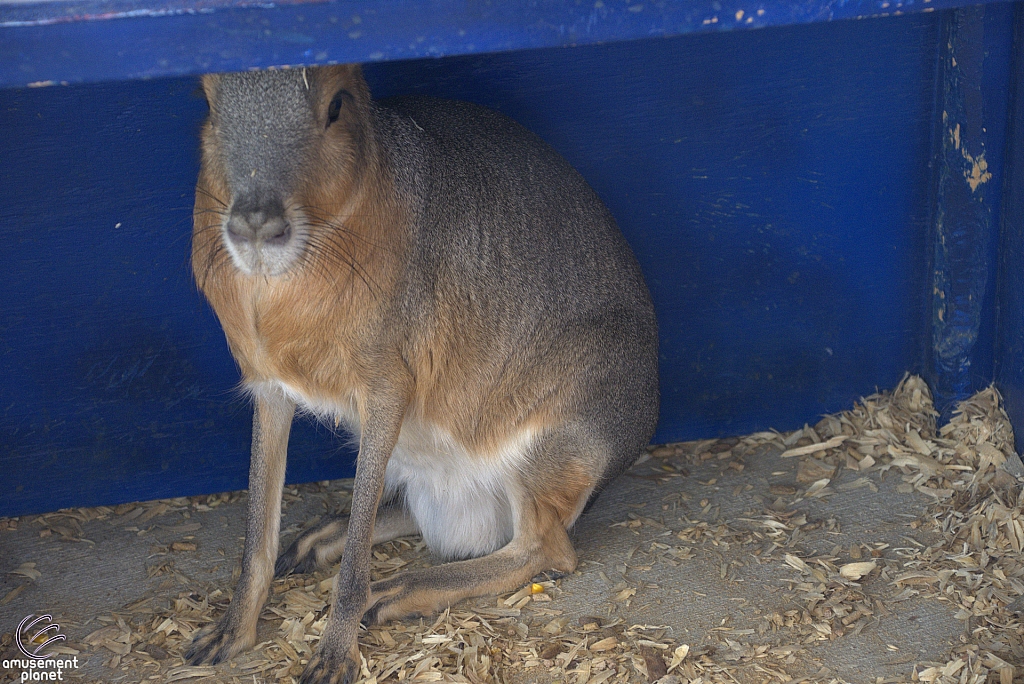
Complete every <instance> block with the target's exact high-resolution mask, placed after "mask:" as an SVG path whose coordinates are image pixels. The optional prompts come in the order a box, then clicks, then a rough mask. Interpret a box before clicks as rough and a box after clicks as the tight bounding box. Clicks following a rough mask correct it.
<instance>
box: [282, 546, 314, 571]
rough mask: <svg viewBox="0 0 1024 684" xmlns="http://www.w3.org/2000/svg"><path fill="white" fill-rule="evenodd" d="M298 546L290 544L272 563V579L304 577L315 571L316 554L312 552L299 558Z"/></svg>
mask: <svg viewBox="0 0 1024 684" xmlns="http://www.w3.org/2000/svg"><path fill="white" fill-rule="evenodd" d="M297 548H298V544H292V545H291V546H290V547H289V548H288V550H287V551H285V552H284V553H282V554H281V555H280V556H278V557H277V562H276V563H274V577H277V578H278V579H280V578H281V577H287V576H288V575H292V574H295V575H304V574H307V573H311V572H313V571H314V570H316V558H315V557H316V554H315V553H313V551H310V552H309V553H307V554H306V555H305V556H304V557H302V558H299V555H298V550H297Z"/></svg>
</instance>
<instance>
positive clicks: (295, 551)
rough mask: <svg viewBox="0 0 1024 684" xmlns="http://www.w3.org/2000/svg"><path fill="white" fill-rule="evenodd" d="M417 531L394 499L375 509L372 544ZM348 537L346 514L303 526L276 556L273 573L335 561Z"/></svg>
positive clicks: (314, 567)
mask: <svg viewBox="0 0 1024 684" xmlns="http://www.w3.org/2000/svg"><path fill="white" fill-rule="evenodd" d="M417 532H419V528H418V527H417V526H416V523H415V522H414V521H413V519H412V518H411V517H410V516H409V513H408V512H407V511H406V510H405V507H404V506H402V505H400V504H398V503H395V504H392V505H383V506H381V508H380V509H379V510H378V511H377V519H376V521H375V522H374V526H373V542H372V543H374V544H383V543H384V542H388V541H391V540H392V539H397V538H399V537H406V536H409V535H411V534H416V533H417ZM347 539H348V516H345V515H342V516H332V517H330V518H327V519H326V520H323V521H321V522H320V523H318V524H317V525H316V526H314V527H312V528H310V529H308V530H306V531H305V532H303V533H302V534H300V535H299V536H298V538H296V539H295V541H293V542H292V543H291V545H290V546H289V547H288V549H287V550H286V551H284V552H283V553H282V554H281V555H280V556H278V558H277V563H276V564H275V566H274V576H275V577H284V576H285V575H290V574H292V573H296V574H305V573H309V572H313V571H314V570H317V569H318V568H324V567H328V566H330V565H333V564H334V563H336V562H337V561H338V560H339V559H340V558H341V554H342V552H344V550H345V541H346V540H347Z"/></svg>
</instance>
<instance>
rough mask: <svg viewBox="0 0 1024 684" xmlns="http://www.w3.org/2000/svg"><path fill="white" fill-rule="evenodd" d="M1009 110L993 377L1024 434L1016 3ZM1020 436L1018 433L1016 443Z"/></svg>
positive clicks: (1023, 35) (1020, 75)
mask: <svg viewBox="0 0 1024 684" xmlns="http://www.w3.org/2000/svg"><path fill="white" fill-rule="evenodd" d="M1012 59H1013V61H1012V66H1011V69H1010V79H1009V82H1008V95H1009V98H1010V115H1009V123H1008V128H1007V135H1006V172H1005V177H1004V182H1003V184H1002V192H1003V198H1002V220H1001V226H1002V236H1001V237H1002V241H1001V245H1000V259H999V275H1000V278H999V288H998V302H999V306H998V320H997V336H996V367H995V377H996V383H997V385H998V387H999V389H1000V390H1001V391H1002V393H1003V398H1004V399H1005V402H1006V405H1005V408H1006V412H1007V414H1009V416H1010V421H1011V422H1012V423H1013V426H1014V429H1015V432H1016V433H1017V435H1022V434H1024V5H1021V4H1018V5H1017V6H1016V16H1015V20H1014V50H1013V58H1012ZM1022 442H1024V440H1021V439H1020V437H1018V440H1017V449H1018V451H1020V447H1021V445H1022V444H1021V443H1022Z"/></svg>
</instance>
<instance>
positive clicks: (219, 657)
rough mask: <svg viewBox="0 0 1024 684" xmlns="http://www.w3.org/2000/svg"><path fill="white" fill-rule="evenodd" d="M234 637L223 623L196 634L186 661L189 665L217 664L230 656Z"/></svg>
mask: <svg viewBox="0 0 1024 684" xmlns="http://www.w3.org/2000/svg"><path fill="white" fill-rule="evenodd" d="M233 643H234V639H233V638H232V637H231V636H230V635H229V634H228V632H227V630H226V629H225V628H224V627H223V626H222V624H221V623H217V624H216V625H214V626H212V627H207V628H206V629H205V630H203V631H202V632H200V633H199V634H198V635H196V637H195V639H193V640H192V644H191V645H190V646H189V647H188V651H186V652H185V663H186V664H188V665H202V664H208V665H217V664H218V663H223V662H224V661H226V660H227V659H228V658H230V657H231V656H232V655H233V653H232V649H231V647H232V644H233Z"/></svg>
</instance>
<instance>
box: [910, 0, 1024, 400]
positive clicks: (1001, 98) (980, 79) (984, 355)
mask: <svg viewBox="0 0 1024 684" xmlns="http://www.w3.org/2000/svg"><path fill="white" fill-rule="evenodd" d="M1013 12H1014V8H1013V6H1009V5H989V6H985V5H979V6H974V7H966V8H962V9H958V10H955V11H952V12H948V13H946V15H945V17H944V20H943V35H942V37H941V38H940V40H939V50H940V55H939V60H940V63H939V76H938V79H939V80H938V84H937V85H938V88H937V106H936V111H935V117H936V119H937V135H936V137H937V141H936V148H937V149H936V154H935V162H936V167H935V168H936V175H937V178H936V182H937V185H936V191H935V199H934V204H933V226H934V252H933V255H932V256H933V269H932V270H933V274H934V275H933V282H932V317H933V318H932V326H931V329H932V340H931V341H932V345H931V349H930V350H929V360H928V366H927V367H928V379H929V381H930V384H931V386H932V390H933V393H934V395H935V402H936V406H937V407H938V409H939V410H940V412H942V413H943V414H944V415H945V416H946V417H948V415H949V412H950V411H951V410H952V408H953V407H954V405H955V403H956V402H957V401H959V400H961V399H964V398H966V397H967V396H968V395H969V394H971V393H972V392H974V391H977V390H978V389H981V388H982V387H984V386H986V385H988V384H989V383H990V382H991V381H992V377H993V363H994V355H993V351H994V345H995V334H994V330H995V292H996V284H997V263H998V245H999V207H1000V195H1001V191H1002V183H1003V177H1004V172H1003V168H1004V165H1003V158H1004V143H1005V140H1006V117H1007V107H1008V100H1007V88H1006V85H1007V83H1008V82H1009V80H1010V47H1011V45H1012V31H1013Z"/></svg>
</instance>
